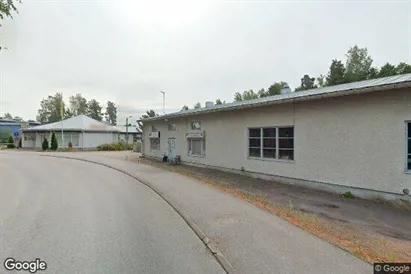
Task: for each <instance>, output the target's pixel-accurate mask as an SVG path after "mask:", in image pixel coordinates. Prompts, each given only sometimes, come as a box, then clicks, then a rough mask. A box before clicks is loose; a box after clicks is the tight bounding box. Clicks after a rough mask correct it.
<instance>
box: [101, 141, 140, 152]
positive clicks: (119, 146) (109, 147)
mask: <svg viewBox="0 0 411 274" xmlns="http://www.w3.org/2000/svg"><path fill="white" fill-rule="evenodd" d="M132 149H133V145H129V144H126V143H122V142H117V143H112V144H102V145H99V146H98V147H97V150H98V151H123V150H132Z"/></svg>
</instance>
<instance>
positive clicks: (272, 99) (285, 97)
mask: <svg viewBox="0 0 411 274" xmlns="http://www.w3.org/2000/svg"><path fill="white" fill-rule="evenodd" d="M407 87H411V73H408V74H403V75H395V76H389V77H383V78H378V79H372V80H365V81H359V82H352V83H347V84H341V85H335V86H327V87H322V88H316V89H309V90H303V91H297V92H291V93H286V94H279V95H274V96H268V97H263V98H258V99H253V100H246V101H239V102H232V103H227V104H222V105H214V106H212V107H204V108H199V109H190V110H185V111H179V112H173V113H169V114H165V115H160V116H156V117H150V118H147V119H141V120H139V121H143V122H144V121H146V122H149V121H157V120H163V119H167V118H178V117H185V116H194V115H201V114H207V113H212V112H222V111H231V110H239V109H244V108H253V107H259V106H266V105H272V104H283V103H290V102H298V101H308V100H314V99H321V98H327V97H336V96H345V95H350V94H354V93H355V94H359V93H366V92H372V91H377V90H389V89H398V88H407Z"/></svg>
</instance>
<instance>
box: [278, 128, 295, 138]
mask: <svg viewBox="0 0 411 274" xmlns="http://www.w3.org/2000/svg"><path fill="white" fill-rule="evenodd" d="M278 131H279V133H278V134H279V136H280V137H294V128H292V127H287V128H279V129H278Z"/></svg>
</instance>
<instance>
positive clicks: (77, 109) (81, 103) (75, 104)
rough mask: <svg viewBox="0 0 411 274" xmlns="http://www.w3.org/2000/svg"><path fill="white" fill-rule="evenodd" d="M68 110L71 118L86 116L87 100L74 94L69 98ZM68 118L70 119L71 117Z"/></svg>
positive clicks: (78, 94)
mask: <svg viewBox="0 0 411 274" xmlns="http://www.w3.org/2000/svg"><path fill="white" fill-rule="evenodd" d="M69 104H70V108H69V110H68V112H69V113H70V114H71V116H78V115H87V114H88V112H89V109H88V107H89V106H88V104H87V99H86V98H84V97H83V96H82V95H81V94H80V93H76V94H75V95H73V96H70V98H69ZM71 116H70V117H71Z"/></svg>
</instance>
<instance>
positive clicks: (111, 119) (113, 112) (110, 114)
mask: <svg viewBox="0 0 411 274" xmlns="http://www.w3.org/2000/svg"><path fill="white" fill-rule="evenodd" d="M105 116H106V121H107V123H109V124H110V125H113V126H115V125H117V107H116V105H115V104H114V103H113V102H111V101H108V102H107V107H106V113H105Z"/></svg>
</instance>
